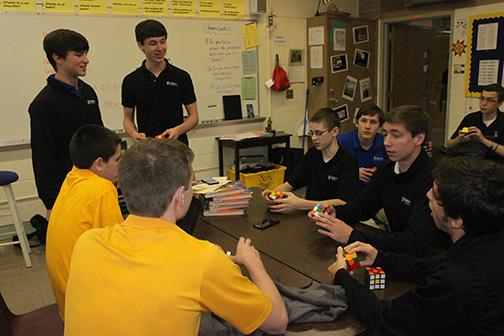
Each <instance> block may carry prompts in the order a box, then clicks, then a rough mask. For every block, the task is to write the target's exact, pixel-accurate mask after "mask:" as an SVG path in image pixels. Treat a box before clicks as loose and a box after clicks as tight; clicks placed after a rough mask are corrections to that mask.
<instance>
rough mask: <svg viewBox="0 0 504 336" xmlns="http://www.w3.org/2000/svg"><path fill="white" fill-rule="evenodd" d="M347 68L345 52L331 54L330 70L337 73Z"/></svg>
mask: <svg viewBox="0 0 504 336" xmlns="http://www.w3.org/2000/svg"><path fill="white" fill-rule="evenodd" d="M346 70H348V60H347V55H346V54H341V55H334V56H331V72H332V73H337V72H341V71H346Z"/></svg>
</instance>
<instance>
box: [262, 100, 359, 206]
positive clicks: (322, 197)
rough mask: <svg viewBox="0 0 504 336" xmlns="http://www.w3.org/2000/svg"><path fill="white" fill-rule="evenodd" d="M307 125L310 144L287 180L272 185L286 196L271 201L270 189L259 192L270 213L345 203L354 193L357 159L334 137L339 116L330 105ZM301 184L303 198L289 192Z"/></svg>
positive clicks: (357, 171)
mask: <svg viewBox="0 0 504 336" xmlns="http://www.w3.org/2000/svg"><path fill="white" fill-rule="evenodd" d="M308 127H309V130H310V131H309V134H310V136H311V138H312V141H313V147H312V148H310V149H309V150H308V152H306V154H305V155H304V157H303V159H302V160H301V162H300V163H299V165H298V166H297V167H296V169H295V170H294V173H293V174H292V176H291V177H290V178H289V179H288V181H287V182H285V183H283V184H281V185H280V186H278V187H277V188H275V190H279V191H282V192H283V193H284V194H285V195H286V196H287V197H286V198H283V199H279V200H275V201H271V200H270V199H269V198H268V195H269V194H270V192H271V191H270V190H264V191H263V192H262V196H263V198H264V199H265V201H266V202H267V203H268V204H269V205H270V210H271V211H272V212H280V213H285V212H290V211H293V210H310V209H312V208H313V207H314V206H315V205H316V204H317V203H319V202H323V203H327V204H334V205H338V204H344V203H345V202H346V201H349V200H350V199H351V198H352V197H353V196H354V195H355V194H356V192H357V182H358V179H359V168H358V166H357V161H356V159H355V158H354V157H353V156H352V155H351V154H350V153H348V152H347V151H345V150H344V149H343V148H341V147H340V146H339V144H338V141H337V140H336V137H337V136H338V134H339V127H340V119H339V117H338V115H337V114H336V113H335V112H334V111H333V110H331V109H330V108H323V109H321V110H319V111H318V112H317V113H315V114H314V115H313V116H312V117H311V118H310V122H309V124H308ZM304 186H306V195H305V199H303V198H300V197H297V196H296V195H295V194H293V193H292V192H291V191H292V190H295V189H299V188H301V187H304Z"/></svg>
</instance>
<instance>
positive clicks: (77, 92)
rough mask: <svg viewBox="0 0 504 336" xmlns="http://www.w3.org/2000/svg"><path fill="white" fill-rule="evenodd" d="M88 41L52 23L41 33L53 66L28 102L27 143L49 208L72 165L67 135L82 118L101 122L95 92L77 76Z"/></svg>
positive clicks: (82, 70)
mask: <svg viewBox="0 0 504 336" xmlns="http://www.w3.org/2000/svg"><path fill="white" fill-rule="evenodd" d="M88 50H89V44H88V41H87V40H86V38H85V37H84V36H82V35H81V34H79V33H77V32H75V31H71V30H68V29H57V30H54V31H52V32H50V33H49V34H47V35H46V37H45V38H44V51H45V53H46V56H47V59H48V61H49V63H51V65H52V67H53V68H54V70H55V71H56V73H55V74H53V75H50V76H49V77H48V78H47V85H46V87H44V88H43V89H42V91H40V93H39V94H38V95H37V96H36V97H35V99H34V100H33V102H32V103H31V104H30V107H29V109H28V112H29V113H30V131H31V135H30V143H31V149H32V164H33V172H34V175H35V183H36V185H37V192H38V195H39V197H40V199H41V200H42V202H43V203H44V205H45V207H46V209H47V218H48V219H49V216H50V213H51V209H52V207H53V204H54V202H55V200H56V197H57V196H58V193H59V190H60V188H61V185H62V183H63V180H64V179H65V176H66V174H67V173H68V172H69V171H70V169H72V160H71V159H70V154H69V152H68V146H69V143H70V139H71V138H72V136H73V134H74V133H75V131H76V130H77V129H79V128H80V127H81V126H83V125H85V124H97V125H102V126H103V122H102V118H101V114H100V108H99V107H98V97H97V96H96V93H95V91H94V90H93V88H92V87H91V86H89V85H87V84H86V83H84V82H83V81H82V80H80V79H79V77H81V76H85V75H86V70H87V64H88V63H89V59H88V57H87V53H88Z"/></svg>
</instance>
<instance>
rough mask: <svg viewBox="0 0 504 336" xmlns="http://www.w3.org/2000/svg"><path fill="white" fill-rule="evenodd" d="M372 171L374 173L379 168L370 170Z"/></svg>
mask: <svg viewBox="0 0 504 336" xmlns="http://www.w3.org/2000/svg"><path fill="white" fill-rule="evenodd" d="M370 169H371V171H372V172H373V173H374V172H375V171H376V169H378V167H373V168H370Z"/></svg>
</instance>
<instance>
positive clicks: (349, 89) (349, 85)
mask: <svg viewBox="0 0 504 336" xmlns="http://www.w3.org/2000/svg"><path fill="white" fill-rule="evenodd" d="M355 91H357V78H354V77H352V76H347V77H346V79H345V85H343V94H342V97H343V98H345V99H347V100H350V101H353V100H354V97H355Z"/></svg>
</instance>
